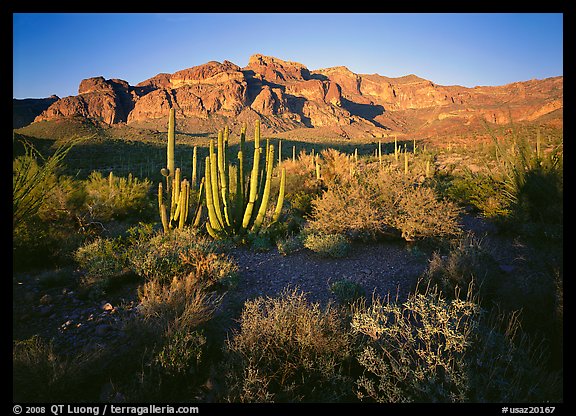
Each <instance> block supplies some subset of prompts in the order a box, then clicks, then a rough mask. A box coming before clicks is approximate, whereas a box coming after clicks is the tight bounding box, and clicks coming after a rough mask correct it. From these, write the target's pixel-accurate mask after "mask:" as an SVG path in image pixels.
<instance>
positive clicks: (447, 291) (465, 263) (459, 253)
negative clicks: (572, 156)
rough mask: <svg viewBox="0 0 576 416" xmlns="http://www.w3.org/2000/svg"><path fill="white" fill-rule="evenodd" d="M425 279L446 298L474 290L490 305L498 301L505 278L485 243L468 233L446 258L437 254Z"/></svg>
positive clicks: (429, 266)
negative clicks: (472, 288) (497, 296)
mask: <svg viewBox="0 0 576 416" xmlns="http://www.w3.org/2000/svg"><path fill="white" fill-rule="evenodd" d="M424 277H425V279H426V280H427V284H429V285H432V286H438V287H439V288H440V289H441V290H442V292H443V294H444V295H445V296H448V297H452V296H454V294H455V293H456V291H457V289H460V290H465V289H466V288H468V287H471V286H473V287H475V288H478V289H479V291H480V292H479V293H480V297H481V299H482V300H483V301H490V299H492V300H494V294H495V291H496V290H497V287H498V285H499V284H501V281H502V278H503V275H502V271H501V270H500V268H499V266H498V262H497V261H496V260H495V259H494V256H493V255H492V253H490V251H489V250H488V249H487V248H486V247H485V244H484V242H483V240H482V239H479V238H477V237H475V236H474V234H472V233H468V234H466V235H464V236H463V237H462V238H459V239H456V240H454V241H452V242H451V244H450V248H449V252H448V253H447V254H446V255H442V254H441V253H440V252H439V251H435V252H434V253H433V254H432V257H431V259H430V261H429V264H428V268H427V269H426V272H425V274H424ZM461 293H463V292H461Z"/></svg>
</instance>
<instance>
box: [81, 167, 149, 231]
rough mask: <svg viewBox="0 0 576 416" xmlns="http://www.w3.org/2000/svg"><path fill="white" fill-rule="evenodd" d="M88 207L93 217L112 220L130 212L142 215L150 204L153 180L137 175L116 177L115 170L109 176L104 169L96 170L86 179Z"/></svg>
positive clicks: (96, 219)
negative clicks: (103, 171) (136, 176)
mask: <svg viewBox="0 0 576 416" xmlns="http://www.w3.org/2000/svg"><path fill="white" fill-rule="evenodd" d="M84 186H85V189H86V202H85V207H86V210H87V211H88V212H89V214H90V218H91V220H92V221H110V220H111V219H122V218H126V217H127V216H129V215H142V214H143V213H144V212H145V210H146V209H148V208H150V207H151V205H150V202H149V200H148V198H147V196H148V192H149V191H150V187H151V182H150V181H149V180H148V179H144V180H143V181H141V180H139V179H138V178H134V177H133V176H132V175H131V174H129V175H128V177H127V178H123V177H115V176H114V175H113V174H112V173H110V175H109V176H108V177H107V178H104V177H103V176H102V173H101V172H97V171H94V172H92V173H91V174H90V176H89V177H88V179H87V180H86V182H85V185H84Z"/></svg>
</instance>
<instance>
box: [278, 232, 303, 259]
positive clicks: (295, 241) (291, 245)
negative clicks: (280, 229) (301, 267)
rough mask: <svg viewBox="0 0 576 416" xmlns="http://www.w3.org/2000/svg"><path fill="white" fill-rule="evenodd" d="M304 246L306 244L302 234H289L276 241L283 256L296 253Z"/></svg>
mask: <svg viewBox="0 0 576 416" xmlns="http://www.w3.org/2000/svg"><path fill="white" fill-rule="evenodd" d="M303 247H304V244H303V241H302V236H301V235H300V234H297V235H289V236H287V237H285V238H282V239H279V240H277V241H276V248H277V249H278V252H279V253H280V254H282V255H283V256H287V255H289V254H292V253H295V252H297V251H298V250H301V249H302V248H303Z"/></svg>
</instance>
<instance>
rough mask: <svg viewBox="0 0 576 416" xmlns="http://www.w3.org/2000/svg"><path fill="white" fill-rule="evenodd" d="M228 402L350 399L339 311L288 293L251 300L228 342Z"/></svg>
mask: <svg viewBox="0 0 576 416" xmlns="http://www.w3.org/2000/svg"><path fill="white" fill-rule="evenodd" d="M225 353H226V357H225V359H226V361H225V365H224V368H225V369H224V370H223V371H225V373H226V379H227V386H228V396H227V397H226V398H225V399H226V400H228V401H234V402H236V401H238V402H326V401H331V402H337V401H341V400H345V399H347V398H349V397H350V396H349V395H350V392H351V390H350V389H351V380H350V379H349V378H348V377H347V376H345V375H344V373H345V371H344V370H345V368H344V367H345V363H346V360H347V359H348V357H349V354H350V345H349V338H348V335H347V331H346V330H345V329H344V328H343V327H342V322H341V321H340V319H339V317H338V315H337V314H336V311H335V310H333V309H332V308H330V307H328V308H326V309H325V310H322V309H321V308H320V306H319V305H318V304H311V305H310V304H309V303H308V302H307V300H306V297H305V295H304V294H303V293H302V292H300V291H298V290H296V289H294V290H288V289H286V290H284V291H283V292H282V294H281V295H280V296H279V297H277V298H262V297H259V298H256V299H254V300H248V301H247V302H246V303H245V304H244V309H243V311H242V315H241V317H240V328H239V329H238V330H237V331H236V332H235V333H234V336H233V337H232V338H231V339H230V340H228V341H227V342H226V351H225Z"/></svg>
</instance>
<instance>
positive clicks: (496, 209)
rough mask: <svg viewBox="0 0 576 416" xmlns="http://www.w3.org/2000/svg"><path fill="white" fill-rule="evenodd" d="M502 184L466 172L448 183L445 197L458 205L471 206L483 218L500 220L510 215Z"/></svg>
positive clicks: (485, 176)
mask: <svg viewBox="0 0 576 416" xmlns="http://www.w3.org/2000/svg"><path fill="white" fill-rule="evenodd" d="M503 191H504V184H503V183H502V182H500V181H497V180H495V179H494V178H492V177H490V176H488V175H485V174H480V173H473V172H470V171H467V172H465V173H464V175H462V176H458V177H456V178H454V179H453V180H452V181H450V184H449V185H448V187H447V189H446V190H445V192H446V195H447V196H448V197H449V198H450V199H451V200H453V201H455V202H457V203H458V204H460V205H463V206H466V205H471V206H472V207H474V208H475V209H476V210H478V211H479V212H480V213H481V214H482V215H483V216H484V217H486V218H490V219H502V218H505V217H507V216H508V215H510V209H509V207H508V203H507V200H506V198H505V196H504V192H503Z"/></svg>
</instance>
